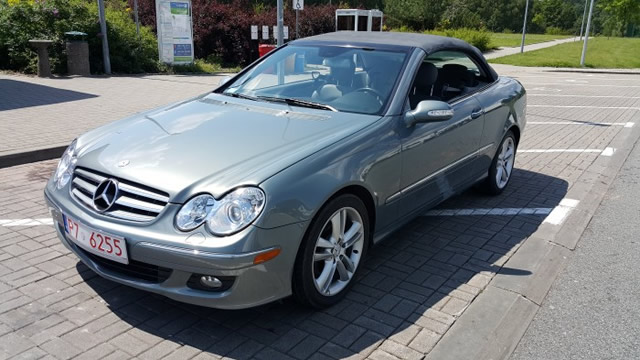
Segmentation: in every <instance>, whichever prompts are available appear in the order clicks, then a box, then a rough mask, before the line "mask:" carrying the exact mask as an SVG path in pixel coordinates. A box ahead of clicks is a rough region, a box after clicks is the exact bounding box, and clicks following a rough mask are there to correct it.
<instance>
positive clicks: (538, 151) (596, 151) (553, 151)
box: [518, 149, 603, 153]
mask: <svg viewBox="0 0 640 360" xmlns="http://www.w3.org/2000/svg"><path fill="white" fill-rule="evenodd" d="M602 151H603V150H602V149H519V150H518V152H519V153H556V152H569V153H602Z"/></svg>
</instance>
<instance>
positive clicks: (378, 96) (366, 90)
mask: <svg viewBox="0 0 640 360" xmlns="http://www.w3.org/2000/svg"><path fill="white" fill-rule="evenodd" d="M353 92H363V93H366V94H371V95H373V96H375V97H376V99H377V100H378V101H379V102H380V105H382V104H383V101H382V94H380V93H379V92H378V90H376V89H372V88H370V87H361V88H359V89H356V90H353Z"/></svg>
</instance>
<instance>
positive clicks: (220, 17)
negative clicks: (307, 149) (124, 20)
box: [129, 0, 337, 66]
mask: <svg viewBox="0 0 640 360" xmlns="http://www.w3.org/2000/svg"><path fill="white" fill-rule="evenodd" d="M192 4H193V45H194V55H195V56H196V57H197V58H207V57H209V56H211V55H213V56H217V57H219V58H220V59H221V60H222V64H223V65H224V66H237V65H247V64H249V63H250V62H251V61H252V60H254V59H255V58H256V57H257V43H255V42H253V41H252V40H251V32H250V27H251V25H258V26H262V25H267V26H269V37H270V40H269V41H268V43H274V41H273V40H272V39H273V33H272V29H273V26H274V25H276V8H275V7H273V6H270V5H268V4H266V5H265V4H264V3H260V5H258V4H253V3H252V2H249V1H246V0H244V1H243V0H233V1H212V0H193V3H192ZM129 6H131V7H133V0H129ZM336 8H337V7H336V6H331V5H306V4H305V8H304V11H301V12H300V14H299V31H300V37H306V36H311V35H315V34H321V33H325V32H331V31H334V30H335V10H336ZM138 13H139V18H140V21H141V23H142V24H144V25H147V26H149V27H151V28H152V29H154V30H155V27H156V18H155V5H154V0H138ZM284 24H285V25H287V26H289V39H293V38H294V37H295V11H294V10H293V9H291V7H290V3H287V2H285V11H284ZM260 39H262V32H261V31H260ZM263 42H264V41H263V40H260V43H263Z"/></svg>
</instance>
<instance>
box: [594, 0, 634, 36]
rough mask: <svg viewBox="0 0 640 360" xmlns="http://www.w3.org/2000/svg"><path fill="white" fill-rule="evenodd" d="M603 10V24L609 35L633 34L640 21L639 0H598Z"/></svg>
mask: <svg viewBox="0 0 640 360" xmlns="http://www.w3.org/2000/svg"><path fill="white" fill-rule="evenodd" d="M598 6H599V7H600V8H601V9H602V10H603V11H604V14H603V16H604V19H603V26H604V28H605V31H608V32H610V33H609V35H617V34H620V35H626V36H633V35H634V34H633V33H634V30H635V27H636V25H638V23H640V0H600V1H599V3H598Z"/></svg>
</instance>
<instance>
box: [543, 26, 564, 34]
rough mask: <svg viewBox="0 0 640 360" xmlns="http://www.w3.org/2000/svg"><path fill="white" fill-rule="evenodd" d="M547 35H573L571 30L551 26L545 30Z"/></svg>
mask: <svg viewBox="0 0 640 360" xmlns="http://www.w3.org/2000/svg"><path fill="white" fill-rule="evenodd" d="M544 33H545V34H547V35H571V30H566V29H562V28H559V27H557V26H549V27H547V28H546V29H545V30H544Z"/></svg>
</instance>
